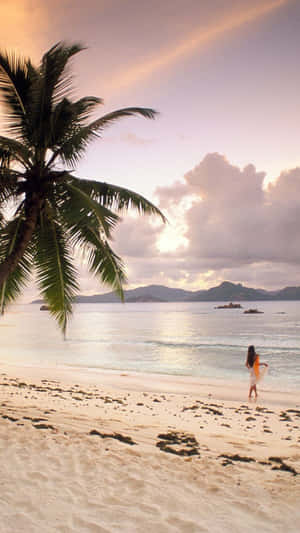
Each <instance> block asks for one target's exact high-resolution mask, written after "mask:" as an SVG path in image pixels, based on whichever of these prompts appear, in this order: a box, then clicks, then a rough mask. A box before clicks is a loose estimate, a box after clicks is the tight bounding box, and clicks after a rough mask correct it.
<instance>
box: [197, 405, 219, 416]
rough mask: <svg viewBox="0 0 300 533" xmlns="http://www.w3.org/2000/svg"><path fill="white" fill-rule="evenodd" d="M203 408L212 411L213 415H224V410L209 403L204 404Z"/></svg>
mask: <svg viewBox="0 0 300 533" xmlns="http://www.w3.org/2000/svg"><path fill="white" fill-rule="evenodd" d="M201 409H204V410H205V411H207V412H208V413H212V414H213V415H218V416H224V415H223V413H222V411H219V410H218V409H214V408H213V407H209V406H208V405H202V406H201Z"/></svg>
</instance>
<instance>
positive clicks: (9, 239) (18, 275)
mask: <svg viewBox="0 0 300 533" xmlns="http://www.w3.org/2000/svg"><path fill="white" fill-rule="evenodd" d="M22 219H23V215H20V216H19V217H17V218H15V219H14V220H12V221H10V222H8V223H7V224H6V226H4V227H2V228H1V229H0V262H2V261H3V260H5V258H6V257H7V256H8V255H9V254H11V253H12V252H13V249H14V246H15V244H16V242H17V239H18V236H19V233H20V231H22ZM31 269H32V253H31V249H30V247H29V248H28V249H27V250H26V251H25V253H24V255H23V257H22V259H21V260H20V261H19V263H18V265H17V267H16V268H15V270H14V271H13V272H12V273H11V274H10V275H9V276H8V278H7V280H6V281H5V282H4V283H3V284H2V285H1V286H0V312H1V314H3V313H4V310H5V308H6V307H7V305H8V304H10V303H12V302H14V301H15V300H16V299H17V298H18V296H19V295H20V294H21V293H22V291H23V289H24V287H25V286H26V284H27V283H28V281H29V279H30V274H31Z"/></svg>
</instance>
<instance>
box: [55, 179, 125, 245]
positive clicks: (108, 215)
mask: <svg viewBox="0 0 300 533" xmlns="http://www.w3.org/2000/svg"><path fill="white" fill-rule="evenodd" d="M64 187H65V188H66V190H67V191H68V192H69V196H68V200H67V201H65V202H64V204H62V205H61V212H62V213H64V216H65V217H67V219H68V221H71V220H72V219H74V218H75V221H76V220H78V219H84V220H85V221H86V222H88V221H89V220H90V218H96V220H97V227H98V232H99V233H104V234H105V236H106V237H107V238H110V237H111V231H112V229H114V227H115V226H116V224H117V222H118V221H119V220H120V217H119V216H118V215H116V214H115V213H113V212H112V211H111V210H109V209H107V207H105V206H102V205H100V204H99V203H98V202H97V201H95V200H93V198H91V197H90V196H89V195H88V194H87V193H86V192H85V191H84V190H82V189H81V187H80V184H79V183H78V184H77V183H76V185H73V184H72V183H65V184H64Z"/></svg>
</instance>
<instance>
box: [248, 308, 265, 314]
mask: <svg viewBox="0 0 300 533" xmlns="http://www.w3.org/2000/svg"><path fill="white" fill-rule="evenodd" d="M244 314H245V315H263V314H264V312H263V311H259V310H258V309H246V310H245V311H244Z"/></svg>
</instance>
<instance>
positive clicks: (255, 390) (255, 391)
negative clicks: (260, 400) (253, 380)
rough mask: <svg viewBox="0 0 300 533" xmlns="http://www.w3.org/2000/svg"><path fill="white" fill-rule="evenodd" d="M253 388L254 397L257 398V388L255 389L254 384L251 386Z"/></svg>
mask: <svg viewBox="0 0 300 533" xmlns="http://www.w3.org/2000/svg"><path fill="white" fill-rule="evenodd" d="M253 390H254V394H255V399H256V398H257V396H258V395H257V389H256V385H254V387H253Z"/></svg>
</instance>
